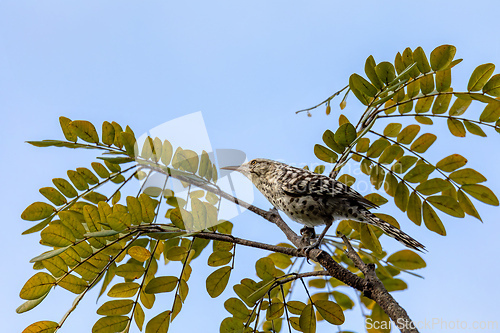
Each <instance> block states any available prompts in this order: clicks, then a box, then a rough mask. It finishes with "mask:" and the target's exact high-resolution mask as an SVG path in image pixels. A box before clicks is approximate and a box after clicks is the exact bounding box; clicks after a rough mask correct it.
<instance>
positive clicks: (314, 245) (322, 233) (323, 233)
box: [302, 221, 332, 257]
mask: <svg viewBox="0 0 500 333" xmlns="http://www.w3.org/2000/svg"><path fill="white" fill-rule="evenodd" d="M331 226H332V221H330V222H327V223H326V226H325V229H323V231H322V232H321V235H319V237H318V239H317V240H316V241H315V242H314V244H312V245H308V246H305V247H303V248H302V250H304V252H305V254H306V257H307V256H308V255H309V252H310V251H311V250H312V249H316V248H318V247H319V246H320V244H321V242H322V241H323V238H324V237H325V235H326V233H327V232H328V229H330V227H331Z"/></svg>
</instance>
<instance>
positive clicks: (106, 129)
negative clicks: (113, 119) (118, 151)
mask: <svg viewBox="0 0 500 333" xmlns="http://www.w3.org/2000/svg"><path fill="white" fill-rule="evenodd" d="M114 141H115V128H114V127H113V125H111V123H110V122H109V121H105V122H103V123H102V143H104V144H105V145H108V146H111V145H112V144H113V142H114Z"/></svg>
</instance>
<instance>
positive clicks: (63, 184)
mask: <svg viewBox="0 0 500 333" xmlns="http://www.w3.org/2000/svg"><path fill="white" fill-rule="evenodd" d="M52 183H54V185H55V186H56V187H57V189H58V190H59V191H61V192H62V194H64V195H65V196H66V197H68V198H74V197H76V196H77V195H78V192H77V191H76V190H75V188H74V187H73V185H71V184H70V182H68V181H67V180H66V179H64V178H54V179H52Z"/></svg>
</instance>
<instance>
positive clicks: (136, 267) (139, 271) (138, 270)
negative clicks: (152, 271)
mask: <svg viewBox="0 0 500 333" xmlns="http://www.w3.org/2000/svg"><path fill="white" fill-rule="evenodd" d="M144 271H145V269H144V267H143V266H142V265H140V264H136V263H131V262H130V263H126V264H123V265H120V266H118V267H116V271H115V274H116V275H118V276H121V277H123V278H125V279H126V280H128V281H130V280H135V279H138V278H140V277H141V276H142V275H143V274H144Z"/></svg>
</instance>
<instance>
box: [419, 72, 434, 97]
mask: <svg viewBox="0 0 500 333" xmlns="http://www.w3.org/2000/svg"><path fill="white" fill-rule="evenodd" d="M419 81H420V90H421V91H422V94H424V95H428V94H430V93H431V92H433V91H434V76H433V75H426V76H423V77H422V78H421V79H420V80H419Z"/></svg>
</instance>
